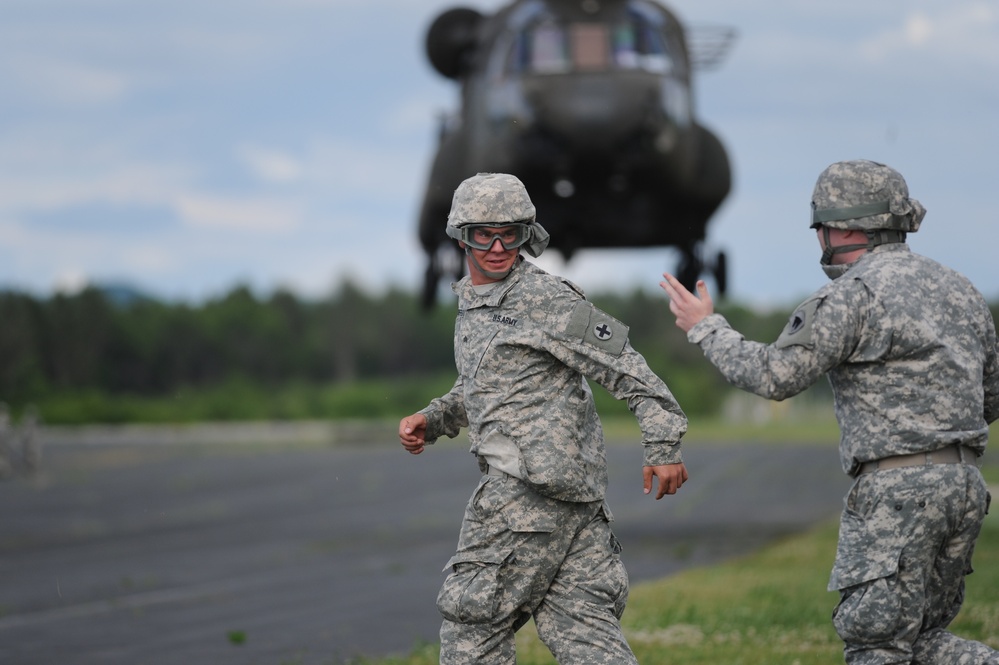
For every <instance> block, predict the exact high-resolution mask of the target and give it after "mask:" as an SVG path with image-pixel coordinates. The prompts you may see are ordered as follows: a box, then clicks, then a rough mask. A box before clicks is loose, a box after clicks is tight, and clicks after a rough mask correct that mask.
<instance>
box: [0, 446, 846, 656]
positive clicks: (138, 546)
mask: <svg viewBox="0 0 999 665" xmlns="http://www.w3.org/2000/svg"><path fill="white" fill-rule="evenodd" d="M147 438H148V437H144V436H143V435H142V434H141V433H139V434H136V435H134V436H131V437H124V439H125V440H121V439H122V437H119V438H118V439H119V440H117V441H116V442H104V443H102V442H100V441H99V440H96V441H95V440H86V441H84V440H82V438H81V440H80V441H74V440H72V437H69V438H67V437H62V439H61V440H58V441H55V442H51V441H50V442H48V443H46V445H45V447H44V453H43V454H44V457H43V462H42V469H41V471H40V472H39V473H38V474H36V475H35V476H31V477H27V476H23V475H21V476H17V477H15V478H12V479H8V480H5V481H0V663H4V664H8V663H9V664H11V665H33V664H46V665H49V664H51V663H66V664H72V665H89V664H97V663H100V664H101V665H117V664H122V665H125V664H128V665H142V664H148V665H159V664H174V663H177V664H181V663H183V664H185V665H188V664H190V663H212V664H213V665H229V664H232V665H255V664H269V665H279V664H281V665H291V664H295V665H299V664H300V665H306V664H312V663H316V664H321V665H331V664H336V663H343V662H347V661H349V660H350V659H352V658H356V657H357V656H360V655H364V656H369V657H374V656H382V655H387V654H391V653H396V652H403V651H407V650H409V649H410V648H412V647H413V646H414V645H416V644H419V643H424V642H436V641H437V630H438V627H439V623H440V619H439V615H438V613H437V610H436V607H435V599H436V595H437V590H438V588H439V586H440V583H441V581H442V580H443V573H441V569H442V568H443V566H444V564H445V563H446V562H447V560H448V558H449V557H450V556H451V554H452V550H453V548H454V545H455V542H456V539H457V534H458V527H459V524H460V519H461V514H462V511H463V509H464V505H465V502H466V500H467V499H468V496H469V495H470V494H471V492H472V490H473V488H474V487H475V485H476V482H477V480H478V476H479V474H478V469H477V467H476V465H475V462H474V459H473V458H472V457H471V455H469V454H468V453H467V451H466V449H465V447H464V446H463V445H461V444H457V443H446V444H438V445H437V446H435V447H434V448H432V449H429V450H428V451H427V452H426V453H424V454H422V455H418V456H412V455H409V454H406V453H405V452H404V451H403V450H402V448H401V447H400V446H399V445H398V443H396V442H395V441H393V440H391V439H390V438H388V437H386V436H384V435H383V434H380V435H379V436H377V437H372V438H371V439H370V440H363V437H362V436H360V435H355V436H354V439H353V441H350V442H341V443H338V444H337V445H317V444H311V445H307V446H294V445H286V444H281V445H273V444H272V445H266V444H260V443H254V444H243V445H240V444H226V443H185V442H176V441H173V442H163V441H160V442H158V443H156V442H150V441H148V440H146V439H147ZM684 455H685V461H686V463H687V467H688V469H689V471H690V473H691V480H690V481H689V482H688V483H687V484H686V485H685V486H684V487H683V489H682V490H681V491H680V493H679V494H677V495H676V496H673V497H666V498H664V499H663V500H661V501H658V502H657V501H655V500H654V498H652V497H650V496H646V495H643V494H642V490H641V473H640V465H641V450H640V445H639V444H638V443H631V444H614V443H612V445H610V446H609V458H610V463H611V488H610V493H609V496H608V501H609V503H610V506H611V509H612V511H613V512H614V515H615V517H616V521H615V523H614V531H615V533H616V534H617V536H618V538H619V539H620V540H621V542H622V544H623V546H624V553H623V555H622V556H623V557H624V560H625V564H626V565H627V567H628V570H629V573H630V575H631V578H632V583H633V584H634V583H637V582H640V581H642V580H649V579H654V578H659V577H663V576H667V575H670V574H671V573H675V572H677V571H679V570H682V569H684V568H689V567H692V566H699V565H705V564H710V563H712V562H716V561H719V560H722V559H725V558H729V557H732V556H736V555H740V554H744V553H748V552H751V551H753V550H755V549H757V548H759V547H761V546H763V545H765V544H768V543H771V542H773V541H774V540H775V539H777V538H780V537H782V536H785V535H788V534H791V533H795V532H798V531H801V530H802V529H804V528H807V527H809V526H811V525H812V524H814V523H816V522H817V521H820V520H823V519H827V518H832V517H834V516H835V515H836V514H837V513H838V511H839V507H840V501H841V497H842V495H843V494H844V492H845V491H846V489H847V487H848V484H849V483H848V479H847V478H845V477H844V476H843V475H842V473H841V471H840V469H839V463H838V461H837V458H836V451H835V445H834V444H832V443H830V444H829V445H828V446H816V445H808V446H793V445H779V446H778V445H761V444H751V443H747V444H744V445H733V444H726V445H713V444H700V445H695V444H689V445H687V446H686V447H685V452H684Z"/></svg>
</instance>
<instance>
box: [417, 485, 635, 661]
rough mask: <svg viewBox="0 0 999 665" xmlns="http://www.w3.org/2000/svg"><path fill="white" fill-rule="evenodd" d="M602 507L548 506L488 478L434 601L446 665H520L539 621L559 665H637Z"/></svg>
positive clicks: (624, 587)
mask: <svg viewBox="0 0 999 665" xmlns="http://www.w3.org/2000/svg"><path fill="white" fill-rule="evenodd" d="M609 519H610V518H609V515H608V514H607V511H606V509H605V507H604V506H603V504H602V502H600V501H597V502H591V503H570V502H565V501H558V500H556V499H552V498H549V497H545V496H542V495H540V494H538V493H537V492H535V491H534V490H532V489H531V488H530V486H528V485H527V484H525V483H523V482H522V481H520V480H518V479H516V478H513V477H510V476H483V478H482V481H481V482H480V483H479V486H478V487H477V488H476V490H475V492H474V493H473V495H472V498H471V500H470V501H469V503H468V506H467V507H466V509H465V516H464V519H463V521H462V525H461V534H460V536H459V539H458V548H457V552H456V554H455V555H454V557H452V558H451V560H450V561H449V562H448V565H447V567H446V568H445V570H446V571H449V574H448V576H447V579H446V580H445V581H444V584H443V586H442V587H441V590H440V593H439V594H438V597H437V607H438V609H439V610H440V612H441V614H442V615H443V616H444V622H443V624H442V625H441V658H440V662H441V664H442V665H464V664H470V663H481V664H488V665H513V663H515V662H516V647H515V637H514V634H515V633H516V632H517V630H519V629H520V628H521V627H522V626H523V625H524V624H525V623H527V621H528V620H529V619H530V618H531V617H532V616H533V617H534V622H535V624H536V626H537V629H538V635H539V636H540V638H541V640H542V641H543V642H544V643H545V645H546V646H547V647H548V649H549V650H550V651H551V652H552V654H553V655H554V656H555V659H556V660H557V661H558V662H559V663H563V664H569V663H571V664H573V665H611V664H613V665H628V664H629V663H631V664H636V665H637V661H636V660H635V656H634V654H633V653H632V652H631V648H630V647H629V646H628V643H627V642H626V641H625V639H624V635H623V633H622V632H621V624H620V621H619V620H620V617H621V614H622V613H623V612H624V606H625V602H626V601H627V597H628V575H627V573H626V572H625V569H624V565H623V564H622V563H621V558H620V556H619V553H620V545H619V544H618V542H617V540H616V538H615V537H614V535H613V533H611V529H610V524H609Z"/></svg>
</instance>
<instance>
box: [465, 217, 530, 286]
mask: <svg viewBox="0 0 999 665" xmlns="http://www.w3.org/2000/svg"><path fill="white" fill-rule="evenodd" d="M505 230H508V229H507V227H501V228H496V229H490V231H491V232H492V233H494V234H496V238H495V239H494V240H493V242H492V245H490V246H489V249H476V248H475V247H472V246H468V249H469V251H471V252H472V256H473V257H474V258H475V261H469V262H468V274H469V277H471V279H472V284H476V285H478V284H492V283H493V282H499V281H501V280H502V279H503V277H490V276H489V275H487V274H485V273H484V272H483V270H484V271H486V272H489V273H492V274H502V275H503V276H504V277H505V276H506V274H507V273H509V272H510V271H511V270H512V269H513V264H514V263H515V262H516V261H517V255H518V254H520V248H519V247H514V248H512V249H505V248H504V247H503V243H502V242H500V238H501V237H503V235H502V234H503V232H504V231H505ZM461 246H462V247H463V248H464V247H465V243H461ZM476 263H478V265H476ZM480 266H481V270H480V269H479V267H480Z"/></svg>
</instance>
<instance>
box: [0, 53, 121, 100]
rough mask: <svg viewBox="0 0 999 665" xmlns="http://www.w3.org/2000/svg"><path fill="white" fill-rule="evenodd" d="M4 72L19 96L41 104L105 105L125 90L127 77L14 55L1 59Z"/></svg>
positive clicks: (77, 64)
mask: <svg viewBox="0 0 999 665" xmlns="http://www.w3.org/2000/svg"><path fill="white" fill-rule="evenodd" d="M3 69H4V72H3V79H6V80H7V81H8V83H9V84H10V85H12V86H13V88H14V89H15V90H18V91H19V94H20V95H23V96H25V97H27V98H28V99H31V100H34V101H36V102H41V103H47V104H60V105H65V106H69V107H74V106H95V105H106V104H112V103H115V102H118V101H120V100H121V99H122V97H123V96H124V95H125V93H126V92H127V90H128V77H127V76H125V75H124V74H123V73H121V72H119V71H116V70H113V69H110V68H106V67H98V66H95V65H88V64H85V63H82V62H72V61H69V60H61V59H58V58H53V57H49V56H40V55H35V54H24V55H18V54H15V55H13V56H8V57H5V58H4V59H3ZM10 93H11V89H10V88H8V91H7V94H8V95H9V94H10Z"/></svg>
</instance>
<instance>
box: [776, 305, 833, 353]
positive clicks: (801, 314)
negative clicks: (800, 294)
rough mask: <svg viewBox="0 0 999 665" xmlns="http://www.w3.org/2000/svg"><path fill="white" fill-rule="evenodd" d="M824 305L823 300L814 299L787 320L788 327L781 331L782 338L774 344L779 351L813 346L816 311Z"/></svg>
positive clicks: (800, 306)
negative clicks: (791, 347)
mask: <svg viewBox="0 0 999 665" xmlns="http://www.w3.org/2000/svg"><path fill="white" fill-rule="evenodd" d="M821 303H822V298H812V299H811V300H808V301H806V302H804V303H802V304H800V305H798V308H797V309H795V310H794V312H793V313H792V314H791V318H789V319H788V320H787V325H785V326H784V330H782V331H781V334H780V337H778V338H777V341H776V342H775V343H774V346H776V347H777V348H778V349H783V348H785V347H788V346H806V347H810V346H811V345H812V324H813V323H814V322H815V311H816V310H817V309H818V308H819V305H820V304H821Z"/></svg>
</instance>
